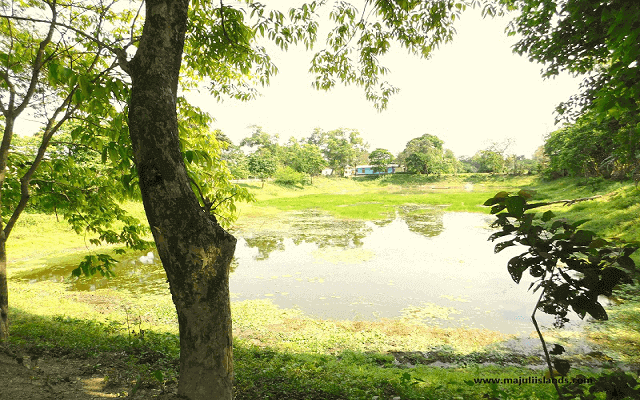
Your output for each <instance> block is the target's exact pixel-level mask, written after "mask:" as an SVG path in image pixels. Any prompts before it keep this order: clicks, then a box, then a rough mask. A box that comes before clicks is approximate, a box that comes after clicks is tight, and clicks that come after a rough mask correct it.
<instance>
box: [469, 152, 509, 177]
mask: <svg viewBox="0 0 640 400" xmlns="http://www.w3.org/2000/svg"><path fill="white" fill-rule="evenodd" d="M472 161H473V162H474V164H475V165H477V168H478V172H491V173H494V174H501V173H502V172H504V167H505V160H504V156H503V154H502V153H500V152H498V151H495V150H490V149H486V150H480V151H478V152H477V153H476V154H475V155H474V156H473V158H472Z"/></svg>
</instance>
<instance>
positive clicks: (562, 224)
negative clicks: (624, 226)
mask: <svg viewBox="0 0 640 400" xmlns="http://www.w3.org/2000/svg"><path fill="white" fill-rule="evenodd" d="M530 198H531V193H530V192H527V191H525V190H521V191H519V192H518V194H516V195H510V194H509V193H507V192H499V193H498V194H496V195H495V196H494V197H492V198H490V199H488V200H487V201H486V202H485V203H484V205H485V206H491V213H492V214H496V218H497V219H496V221H495V222H494V224H493V226H494V227H500V228H501V230H500V231H498V232H495V233H493V234H492V235H491V236H490V237H489V239H490V240H492V241H495V240H496V239H499V238H502V239H508V240H502V241H501V242H499V243H497V244H496V246H495V252H496V253H498V252H500V251H502V250H504V249H505V248H507V247H511V246H515V245H516V244H520V245H523V246H526V247H527V248H528V249H527V251H525V252H524V253H522V254H520V255H518V256H516V257H513V258H511V260H509V262H508V264H507V270H508V271H509V274H510V275H511V278H512V279H513V280H514V281H515V282H516V283H519V282H520V280H521V278H522V275H523V274H524V272H526V271H527V270H529V273H530V275H531V276H532V277H534V278H536V280H535V281H534V282H532V283H531V285H530V286H529V289H532V288H533V291H534V292H535V291H538V290H540V289H542V291H541V294H540V298H539V300H538V302H537V304H536V309H538V310H541V311H543V312H545V313H547V314H550V315H554V316H555V318H556V323H555V325H556V326H557V327H563V326H564V324H565V323H566V322H568V321H569V319H568V318H567V315H568V313H569V310H573V311H574V312H575V313H576V314H577V315H578V317H580V318H581V319H583V318H584V317H585V316H586V315H587V314H588V315H589V316H591V317H592V318H594V319H596V320H606V319H608V315H607V312H606V311H605V309H604V307H603V306H602V304H601V303H600V301H601V300H600V298H599V296H611V295H612V293H613V290H614V288H615V287H617V286H618V285H620V284H622V283H628V284H630V283H633V281H632V279H631V278H630V275H629V273H633V272H635V263H634V261H633V260H632V259H631V257H630V256H631V255H632V254H633V253H634V252H635V251H636V250H637V249H638V248H639V247H640V246H639V245H638V243H636V242H634V243H625V242H622V241H620V240H615V239H614V240H605V239H602V238H599V237H597V236H596V234H595V233H594V232H593V231H589V230H585V229H579V227H580V226H581V225H582V224H584V223H585V222H586V221H585V220H581V221H577V222H573V223H571V222H568V221H567V220H565V219H562V218H556V215H555V214H554V213H553V211H546V212H544V213H543V214H542V215H541V216H537V215H536V214H535V213H527V212H526V211H528V210H531V209H534V208H538V207H542V206H546V205H548V204H549V203H529V202H528V200H529V199H530ZM532 318H533V323H534V325H535V327H536V330H537V331H538V334H539V336H540V340H541V342H542V346H543V350H544V352H545V356H546V359H547V363H548V367H549V373H550V375H551V376H552V375H553V368H555V369H556V370H557V371H559V372H560V374H561V375H566V374H567V372H568V371H569V368H570V363H569V362H568V361H566V360H563V359H561V358H555V359H554V361H553V368H552V362H551V360H550V357H549V352H548V351H547V347H546V344H545V341H544V339H543V336H542V333H541V332H540V330H539V329H538V325H537V322H536V320H535V311H534V314H533V316H532ZM563 352H564V349H563V348H562V346H559V345H554V348H553V350H551V352H550V353H551V354H553V355H560V354H562V353H563ZM604 382H607V383H606V384H605V385H604V386H603V383H604ZM618 384H619V386H616V385H618ZM637 384H638V383H637V382H636V380H635V379H634V378H632V377H628V376H627V377H625V378H624V379H621V380H618V382H615V381H612V380H606V379H605V380H604V381H602V382H601V381H598V383H596V384H594V385H593V386H592V387H591V389H590V391H591V393H594V392H597V391H606V392H608V393H614V392H616V391H618V392H619V393H631V392H633V393H635V390H633V389H630V390H631V391H628V390H627V389H625V390H624V391H622V389H621V388H622V387H625V388H633V387H634V386H636V385H637ZM607 385H609V386H611V385H614V386H616V388H615V389H611V388H610V387H606V386H607ZM556 389H557V390H558V393H559V395H560V396H561V398H563V395H562V394H561V391H560V388H559V387H558V386H557V384H556ZM581 398H583V397H581Z"/></svg>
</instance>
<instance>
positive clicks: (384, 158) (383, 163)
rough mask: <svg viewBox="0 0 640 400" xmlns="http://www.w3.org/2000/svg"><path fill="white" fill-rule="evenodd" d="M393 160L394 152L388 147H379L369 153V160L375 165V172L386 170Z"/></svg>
mask: <svg viewBox="0 0 640 400" xmlns="http://www.w3.org/2000/svg"><path fill="white" fill-rule="evenodd" d="M392 161H393V154H391V152H390V151H389V150H387V149H381V148H377V149H375V150H374V151H372V152H371V154H369V162H370V163H371V165H372V166H373V172H386V171H387V167H388V166H389V164H391V162H392Z"/></svg>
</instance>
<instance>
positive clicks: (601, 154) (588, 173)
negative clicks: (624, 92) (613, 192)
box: [544, 112, 640, 178]
mask: <svg viewBox="0 0 640 400" xmlns="http://www.w3.org/2000/svg"><path fill="white" fill-rule="evenodd" d="M639 140H640V130H633V129H630V128H629V127H628V126H625V125H624V124H622V125H621V124H620V122H619V121H618V120H616V119H614V118H607V119H606V120H604V121H598V119H597V118H596V116H595V114H594V113H593V112H590V113H587V114H585V115H583V116H581V117H580V118H578V120H577V121H576V122H575V123H573V124H568V125H566V126H564V127H563V128H561V129H559V130H557V131H554V132H552V133H551V134H549V136H548V137H547V140H546V142H545V144H544V151H545V154H546V155H547V157H548V158H549V163H548V166H547V168H546V170H545V173H546V174H547V176H549V177H551V178H557V177H560V176H584V177H597V176H602V177H604V178H612V177H624V176H625V175H627V174H628V173H630V172H631V171H633V170H634V169H637V168H638V164H637V163H638V161H637V156H638V154H637V152H638V141H639Z"/></svg>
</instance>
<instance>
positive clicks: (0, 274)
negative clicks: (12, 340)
mask: <svg viewBox="0 0 640 400" xmlns="http://www.w3.org/2000/svg"><path fill="white" fill-rule="evenodd" d="M5 244H6V241H5V240H4V232H2V231H1V230H0V342H2V341H3V340H6V339H7V338H9V287H8V286H7V251H6V249H7V248H6V246H5Z"/></svg>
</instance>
